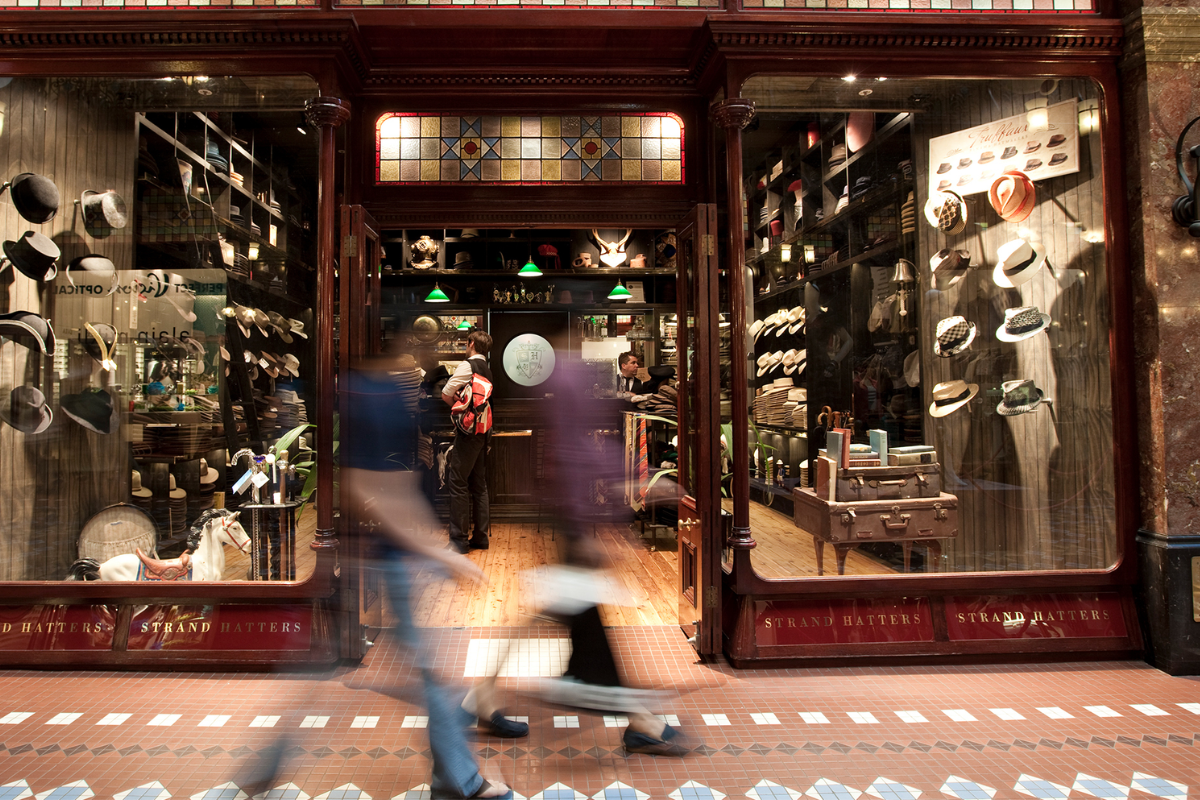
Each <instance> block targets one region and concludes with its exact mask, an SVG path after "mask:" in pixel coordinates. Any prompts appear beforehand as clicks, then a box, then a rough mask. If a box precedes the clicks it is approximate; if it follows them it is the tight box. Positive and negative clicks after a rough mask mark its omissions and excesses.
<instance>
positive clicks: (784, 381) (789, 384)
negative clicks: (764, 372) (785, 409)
mask: <svg viewBox="0 0 1200 800" xmlns="http://www.w3.org/2000/svg"><path fill="white" fill-rule="evenodd" d="M795 354H796V351H795V350H789V351H787V353H785V354H784V356H783V361H784V363H785V364H786V363H787V362H788V361H789V360H790V359H789V357H790V356H793V355H795ZM795 386H796V382H795V381H794V380H792V379H791V378H789V377H787V376H786V375H785V376H784V377H782V378H776V379H775V380H773V381H771V388H772V389H791V388H794V387H795Z"/></svg>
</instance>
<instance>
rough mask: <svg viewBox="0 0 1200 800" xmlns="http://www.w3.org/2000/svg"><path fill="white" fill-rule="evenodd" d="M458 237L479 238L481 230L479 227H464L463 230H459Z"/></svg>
mask: <svg viewBox="0 0 1200 800" xmlns="http://www.w3.org/2000/svg"><path fill="white" fill-rule="evenodd" d="M458 238H460V239H477V238H479V230H478V229H477V228H463V229H462V231H460V232H459V234H458Z"/></svg>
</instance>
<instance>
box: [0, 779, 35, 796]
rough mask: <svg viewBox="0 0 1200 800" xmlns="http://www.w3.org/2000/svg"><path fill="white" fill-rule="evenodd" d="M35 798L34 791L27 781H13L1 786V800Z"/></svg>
mask: <svg viewBox="0 0 1200 800" xmlns="http://www.w3.org/2000/svg"><path fill="white" fill-rule="evenodd" d="M27 797H33V791H32V790H30V788H29V782H28V781H26V780H23V779H22V780H19V781H13V782H12V783H6V784H4V785H3V786H0V800H25V798H27Z"/></svg>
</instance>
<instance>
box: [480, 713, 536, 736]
mask: <svg viewBox="0 0 1200 800" xmlns="http://www.w3.org/2000/svg"><path fill="white" fill-rule="evenodd" d="M479 730H481V731H483V732H484V733H488V734H491V735H492V736H499V737H501V738H502V739H520V738H521V737H522V736H528V735H529V723H527V722H517V721H516V720H512V719H509V718H508V717H506V716H504V714H502V713H500V712H499V711H497V712H496V713H495V714H492V718H491V719H490V720H483V719H480V720H479Z"/></svg>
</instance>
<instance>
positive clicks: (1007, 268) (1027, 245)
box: [992, 239, 1046, 289]
mask: <svg viewBox="0 0 1200 800" xmlns="http://www.w3.org/2000/svg"><path fill="white" fill-rule="evenodd" d="M996 258H997V261H996V268H995V269H994V270H992V281H993V282H994V283H995V284H996V285H997V286H1000V287H1003V288H1005V289H1011V288H1013V287H1015V286H1020V285H1021V284H1023V283H1025V282H1026V281H1028V280H1030V279H1031V278H1032V277H1033V276H1034V274H1035V273H1036V272H1037V271H1038V270H1039V269H1041V268H1042V265H1043V264H1045V263H1046V248H1045V246H1044V245H1042V243H1041V242H1040V241H1033V242H1031V241H1029V240H1028V239H1013V240H1012V241H1009V242H1005V243H1004V244H1002V245H1000V248H999V249H998V250H996Z"/></svg>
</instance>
